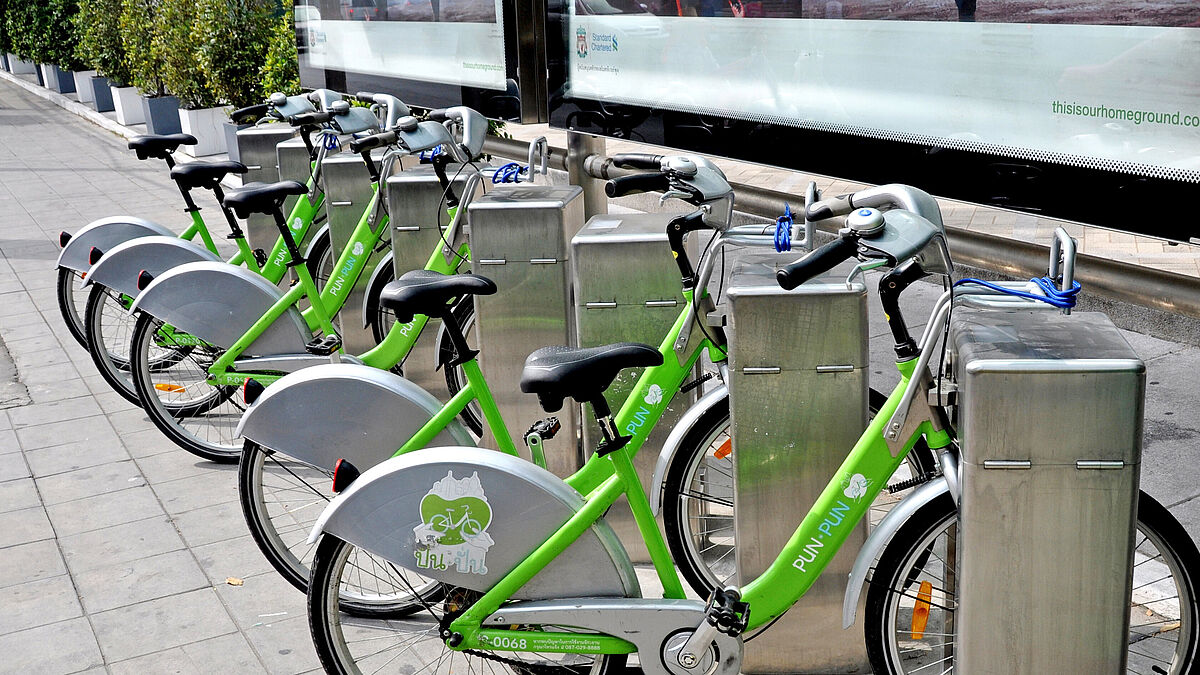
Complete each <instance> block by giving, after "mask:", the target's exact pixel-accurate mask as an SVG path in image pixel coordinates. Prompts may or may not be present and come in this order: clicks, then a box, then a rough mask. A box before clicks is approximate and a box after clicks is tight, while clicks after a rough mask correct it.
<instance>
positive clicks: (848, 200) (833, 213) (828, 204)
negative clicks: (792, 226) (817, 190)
mask: <svg viewBox="0 0 1200 675" xmlns="http://www.w3.org/2000/svg"><path fill="white" fill-rule="evenodd" d="M853 200H854V195H839V196H837V197H829V198H827V199H820V200H817V201H815V202H813V203H811V204H805V205H804V218H805V219H807V220H810V221H817V220H826V219H828V218H835V217H837V216H844V215H846V214H848V213H850V212H851V211H853V210H854V204H853V203H852V202H853Z"/></svg>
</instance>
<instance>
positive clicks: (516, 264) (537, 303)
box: [467, 183, 583, 477]
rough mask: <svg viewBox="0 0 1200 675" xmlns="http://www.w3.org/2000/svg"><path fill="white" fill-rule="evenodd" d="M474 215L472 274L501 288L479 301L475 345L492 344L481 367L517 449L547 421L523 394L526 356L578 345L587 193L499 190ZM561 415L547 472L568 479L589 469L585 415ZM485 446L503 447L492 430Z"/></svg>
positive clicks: (571, 410) (534, 187)
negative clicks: (575, 248)
mask: <svg viewBox="0 0 1200 675" xmlns="http://www.w3.org/2000/svg"><path fill="white" fill-rule="evenodd" d="M467 215H468V222H469V224H470V242H471V271H472V272H474V273H476V274H480V275H482V276H485V277H487V278H488V279H491V280H492V281H494V282H495V283H496V288H497V292H496V294H495V295H484V296H475V335H476V338H475V339H476V340H477V341H478V342H479V344H484V345H487V348H486V349H485V350H484V351H483V354H482V355H481V356H480V368H481V369H482V371H483V375H484V377H486V378H487V381H488V384H489V385H490V386H491V390H492V394H493V396H494V397H495V400H496V404H497V406H499V408H500V410H501V411H502V412H503V413H504V418H505V420H507V421H508V424H509V425H511V426H510V428H509V430H508V431H509V434H511V435H512V437H513V438H512V440H513V443H514V444H516V447H517V448H518V449H523V448H524V447H525V443H524V440H523V438H524V433H525V430H526V429H527V428H529V425H531V424H533V423H534V422H536V421H537V420H540V419H543V418H545V417H546V416H547V415H546V412H545V411H544V410H542V408H541V406H540V405H538V401H537V397H536V396H531V395H529V394H523V393H521V387H520V380H521V369H522V368H523V367H524V364H525V357H527V356H529V353H530V352H531V351H533V350H534V349H536V348H538V347H542V346H545V345H570V344H573V340H574V336H575V327H574V320H573V318H572V314H573V312H572V307H571V297H572V296H571V286H570V284H571V273H570V269H569V265H570V262H571V261H570V253H571V251H570V242H571V238H572V237H574V236H575V234H576V233H577V232H578V231H579V230H580V228H582V227H583V190H582V189H581V188H579V187H578V186H575V185H564V186H556V185H545V184H533V183H525V184H515V185H508V184H505V185H497V186H495V187H492V188H491V190H490V191H489V192H487V193H486V194H484V195H483V196H481V197H479V198H477V199H476V200H475V201H473V202H472V203H471V204H470V206H469V207H468V208H467ZM555 416H556V417H558V419H559V422H560V423H561V424H562V428H561V429H560V430H559V431H558V433H557V435H556V436H555V437H554V440H552V441H550V443H549V444H548V446H547V448H546V468H547V469H549V470H550V471H552V472H553V473H555V474H557V475H558V476H560V477H565V476H569V475H570V474H572V473H574V472H575V471H576V470H578V469H579V467H580V466H582V459H581V453H580V450H579V445H578V435H579V413H578V409H577V406H574V405H565V406H564V407H563V409H562V410H560V411H559V412H557V413H555ZM480 445H481V446H483V447H493V448H494V447H495V440H494V439H493V438H492V437H491V432H490V431H489V432H485V435H484V438H483V439H482V440H481V441H480ZM522 452H525V451H524V450H522ZM526 456H527V455H526Z"/></svg>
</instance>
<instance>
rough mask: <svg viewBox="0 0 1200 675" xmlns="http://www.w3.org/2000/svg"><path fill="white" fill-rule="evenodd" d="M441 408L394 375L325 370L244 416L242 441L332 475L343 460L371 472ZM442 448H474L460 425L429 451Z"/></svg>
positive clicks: (272, 394)
mask: <svg viewBox="0 0 1200 675" xmlns="http://www.w3.org/2000/svg"><path fill="white" fill-rule="evenodd" d="M441 407H442V404H441V403H440V402H438V400H437V399H436V398H434V397H433V395H432V394H430V393H429V392H427V391H425V390H424V389H422V388H420V387H418V386H417V385H415V384H413V383H412V382H410V381H408V380H406V379H404V378H403V377H400V376H399V375H396V374H395V373H392V372H389V371H386V370H380V369H378V368H371V367H369V366H362V365H356V364H349V363H339V364H330V363H326V364H324V365H319V366H313V367H311V368H305V369H304V370H300V371H297V372H295V373H291V374H289V375H285V376H283V377H281V378H279V380H278V381H277V382H275V383H274V384H272V385H271V386H269V387H267V389H266V391H264V392H263V393H262V395H261V396H260V397H259V398H258V400H257V401H255V402H254V405H252V406H250V408H249V409H248V410H246V412H245V413H244V414H243V415H242V421H241V422H240V423H239V424H238V429H237V435H239V436H244V437H246V438H248V439H250V440H252V441H254V442H255V443H258V444H259V445H261V446H263V447H264V448H270V449H271V450H275V451H277V452H281V453H283V454H285V455H287V456H288V457H292V458H294V459H296V460H299V461H301V462H304V463H306V464H311V465H312V466H315V467H318V468H321V469H325V470H326V471H333V469H334V467H335V466H336V464H337V461H338V459H341V458H345V459H347V460H349V461H350V463H351V464H353V465H354V466H355V467H356V468H357V469H359V470H360V471H366V470H367V469H369V468H371V467H373V466H375V465H376V464H379V463H380V462H382V461H384V460H385V459H387V458H389V457H391V456H392V455H394V454H396V451H397V450H399V449H400V446H402V445H404V443H405V441H407V440H408V439H409V438H411V437H412V436H413V435H414V434H415V433H416V432H417V430H419V429H420V428H421V427H422V426H424V425H425V423H426V422H428V421H429V420H430V419H431V418H432V417H433V416H434V415H435V414H437V412H438V411H439V410H440V409H441ZM441 445H458V446H472V445H475V441H474V440H473V438H472V437H471V434H470V432H468V431H467V429H466V427H464V426H463V425H462V423H461V422H459V421H458V419H457V418H456V419H454V420H453V421H452V422H451V423H450V425H449V426H447V427H446V428H445V429H444V430H443V431H442V432H441V433H440V434H438V435H437V437H435V438H434V439H433V441H432V442H431V443H430V446H441Z"/></svg>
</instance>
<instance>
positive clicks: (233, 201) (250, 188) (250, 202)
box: [225, 180, 308, 219]
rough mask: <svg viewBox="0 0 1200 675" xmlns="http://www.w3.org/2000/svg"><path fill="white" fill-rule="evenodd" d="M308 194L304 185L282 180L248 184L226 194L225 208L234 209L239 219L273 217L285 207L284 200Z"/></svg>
mask: <svg viewBox="0 0 1200 675" xmlns="http://www.w3.org/2000/svg"><path fill="white" fill-rule="evenodd" d="M306 192H308V188H306V187H304V183H297V182H296V181H294V180H281V181H279V182H278V183H247V184H246V185H243V186H242V187H240V188H234V189H232V190H230V191H229V192H226V193H225V206H228V207H229V208H231V209H233V212H234V213H236V214H237V216H238V218H243V219H244V218H249V217H250V214H251V213H265V214H267V215H271V214H273V213H275V212H276V211H277V210H279V208H280V207H281V206H282V205H283V200H285V199H287V198H288V197H291V196H292V195H302V194H305V193H306Z"/></svg>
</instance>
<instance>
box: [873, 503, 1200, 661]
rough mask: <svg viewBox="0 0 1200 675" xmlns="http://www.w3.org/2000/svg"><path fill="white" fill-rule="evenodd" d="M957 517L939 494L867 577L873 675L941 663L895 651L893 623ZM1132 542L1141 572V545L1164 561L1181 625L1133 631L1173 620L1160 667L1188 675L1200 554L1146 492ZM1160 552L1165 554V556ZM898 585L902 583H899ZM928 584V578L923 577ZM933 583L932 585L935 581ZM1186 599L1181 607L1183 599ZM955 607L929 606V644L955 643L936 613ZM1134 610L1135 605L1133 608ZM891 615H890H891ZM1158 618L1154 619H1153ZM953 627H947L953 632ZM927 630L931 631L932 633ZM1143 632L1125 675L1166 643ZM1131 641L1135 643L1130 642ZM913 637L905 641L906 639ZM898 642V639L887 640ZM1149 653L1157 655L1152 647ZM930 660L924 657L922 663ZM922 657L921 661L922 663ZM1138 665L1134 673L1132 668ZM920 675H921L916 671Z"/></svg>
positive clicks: (920, 649)
mask: <svg viewBox="0 0 1200 675" xmlns="http://www.w3.org/2000/svg"><path fill="white" fill-rule="evenodd" d="M956 517H957V509H956V508H955V505H954V501H953V500H952V499H951V498H950V495H949V494H943V495H941V496H939V497H938V498H937V499H935V500H933V501H931V502H929V503H928V504H925V505H924V506H922V507H921V508H920V509H918V510H917V512H916V513H914V514H913V516H912V517H911V518H909V520H908V521H907V522H906V523H905V524H904V525H903V526H902V527H901V528H900V530H899V531H898V532H896V535H895V537H893V539H892V541H891V542H889V544H888V546H887V547H886V548H885V549H884V551H883V553H882V554H881V555H880V558H879V562H878V563H877V565H876V567H875V572H874V575H873V576H872V580H871V584H870V586H869V588H868V591H867V601H866V612H865V622H866V631H865V633H866V641H867V654H868V656H869V658H870V659H871V664H872V667H873V669H874V672H875V673H877V674H879V675H898V674H900V673H905V672H912V671H910V670H906V664H905V663H904V662H905V661H906V660H907V661H910V663H908V664H907V666H908V667H912V668H914V669H915V668H918V667H921V666H922V665H928V664H927V663H925V662H926V661H928V660H930V659H937V658H938V657H939V656H942V654H941V653H937V652H936V651H934V650H933V649H931V648H929V647H928V646H927V645H921V644H920V643H917V641H916V640H913V641H912V643H911V645H912V646H908V647H905V649H903V650H902V649H901V646H900V642H899V638H898V633H899V632H900V631H899V630H898V629H897V628H896V625H897V621H898V620H899V618H898V616H899V602H900V600H899V598H901V597H902V595H901V594H902V593H903V592H904V591H903V588H902V587H910V586H911V585H912V584H914V583H916V582H917V580H918V579H923V578H924V577H925V573H923V572H920V571H918V570H916V569H914V568H913V564H914V563H915V560H916V559H919V558H922V557H924V558H925V559H926V561H928V560H929V559H930V558H932V557H936V554H933V555H930V553H931V552H932V551H933V548H934V546H935V545H936V541H937V539H938V537H940V536H941V533H943V532H945V531H946V530H947V529H948V528H949V527H950V525H951V524H952V523H953V522H954V521H955V519H956ZM1137 528H1138V534H1139V535H1140V536H1141V540H1140V542H1138V547H1137V548H1138V549H1139V551H1142V552H1143V553H1142V555H1143V560H1142V561H1141V562H1138V563H1135V567H1136V566H1138V565H1144V564H1148V563H1155V560H1156V558H1155V557H1151V556H1149V555H1146V554H1145V551H1146V550H1147V549H1148V547H1147V543H1148V542H1150V543H1152V545H1153V547H1154V548H1155V549H1156V550H1158V551H1159V553H1160V554H1161V555H1162V556H1163V560H1162V561H1160V562H1159V563H1157V564H1160V565H1161V566H1162V568H1163V569H1165V570H1167V571H1169V572H1170V573H1171V578H1173V579H1174V580H1175V584H1176V590H1177V592H1178V593H1179V611H1180V616H1179V617H1169V616H1167V617H1164V621H1157V622H1150V623H1145V624H1142V625H1141V626H1137V627H1136V628H1144V627H1146V626H1155V625H1158V624H1162V625H1163V626H1164V627H1169V626H1170V625H1171V624H1173V623H1174V622H1175V621H1176V620H1178V622H1179V627H1178V628H1177V629H1175V630H1178V631H1180V632H1179V634H1178V636H1177V637H1178V639H1177V640H1176V641H1175V652H1174V654H1173V657H1172V660H1173V662H1166V661H1165V660H1164V661H1163V663H1166V664H1167V666H1168V668H1169V669H1168V670H1167V672H1168V673H1169V675H1181V674H1183V673H1190V672H1192V669H1193V668H1194V667H1195V666H1196V658H1197V650H1198V648H1200V638H1198V633H1200V621H1198V620H1197V619H1198V617H1200V605H1197V597H1196V584H1197V582H1198V581H1200V552H1197V549H1196V544H1195V543H1194V542H1193V541H1192V538H1191V537H1190V536H1189V535H1188V533H1187V531H1186V530H1184V529H1183V526H1182V525H1180V524H1179V522H1178V521H1177V520H1176V519H1175V517H1174V516H1172V515H1171V513H1170V512H1169V511H1167V509H1166V508H1164V507H1163V506H1162V505H1161V504H1159V503H1158V502H1157V501H1156V500H1154V498H1152V497H1150V496H1149V495H1147V494H1146V493H1145V492H1140V493H1139V497H1138V518H1137ZM1164 548H1165V549H1166V550H1163V549H1164ZM1159 575H1160V571H1159V570H1158V569H1157V568H1155V569H1154V570H1153V572H1152V573H1151V574H1149V576H1150V577H1152V578H1156V579H1159V583H1161V582H1163V581H1165V580H1166V578H1165V577H1164V578H1159ZM901 578H903V581H902V580H901ZM929 578H934V577H932V576H931V577H929ZM935 580H936V579H935ZM930 586H931V587H936V585H935V584H932V583H931V584H930ZM945 586H946V585H945V584H943V585H942V586H941V588H942V589H943V590H942V591H941V592H942V593H943V594H944V593H945V591H944V589H945ZM1185 594H1186V599H1185ZM893 599H896V604H895V605H893V604H892V600H893ZM952 602H953V599H952V598H951V599H950V600H949V601H947V600H945V599H944V598H943V597H942V596H938V599H937V600H935V601H934V603H932V604H931V612H933V613H932V615H931V616H930V619H929V623H928V624H926V630H927V631H930V632H929V635H931V636H933V635H934V634H936V637H933V638H932V639H933V640H934V641H939V640H940V641H941V642H942V643H952V638H953V635H952V634H950V633H949V632H948V631H949V630H950V629H948V628H946V627H945V626H946V623H945V622H944V621H943V620H939V618H940V617H939V616H938V614H939V613H945V612H944V610H943V609H941V608H942V607H949V606H951V604H950V603H952ZM1162 602H1163V601H1162V600H1154V601H1151V602H1149V603H1147V604H1148V605H1158V609H1159V610H1161V609H1162V605H1161V604H1160V603H1162ZM1135 606H1136V605H1135ZM893 609H895V610H896V611H895V612H893V611H892V610H893ZM1153 611H1155V610H1152V609H1149V608H1147V609H1146V610H1145V611H1141V610H1134V612H1135V615H1142V616H1146V612H1153ZM1155 613H1157V612H1155ZM951 625H952V624H951ZM930 626H932V628H930ZM1148 632H1149V630H1146V631H1143V632H1134V631H1132V630H1131V635H1130V637H1131V642H1130V659H1131V661H1130V666H1129V670H1128V672H1131V673H1134V672H1138V673H1140V672H1151V670H1150V667H1149V666H1147V667H1146V668H1144V669H1143V668H1142V667H1141V665H1140V664H1143V663H1144V660H1145V659H1147V658H1153V655H1151V654H1149V653H1148V652H1146V651H1145V650H1144V649H1142V650H1134V649H1133V645H1139V646H1142V645H1141V642H1142V641H1144V640H1146V639H1155V638H1156V639H1159V640H1163V641H1169V640H1167V638H1164V637H1161V636H1162V635H1163V634H1164V633H1167V632H1169V631H1166V630H1160V631H1157V632H1155V633H1154V634H1153V635H1144V634H1143V633H1148ZM1135 636H1137V638H1136V639H1134V637H1135ZM910 637H911V636H910ZM892 638H896V639H892ZM1153 646H1154V647H1160V646H1162V645H1159V644H1157V643H1154V644H1153ZM902 651H904V652H909V658H908V659H905V658H902V657H901V652H902ZM926 653H928V656H925V655H926ZM923 656H925V658H922V657H923ZM951 658H953V655H951V656H949V657H943V658H942V660H943V661H945V660H949V659H951ZM1135 663H1136V664H1139V665H1136V666H1135ZM939 665H941V666H943V667H937V668H936V670H937V671H938V672H942V671H943V670H946V668H945V667H944V666H945V665H946V664H944V663H942V664H939ZM920 672H927V671H925V670H922V671H920ZM946 672H948V673H949V672H953V664H950V670H946Z"/></svg>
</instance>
